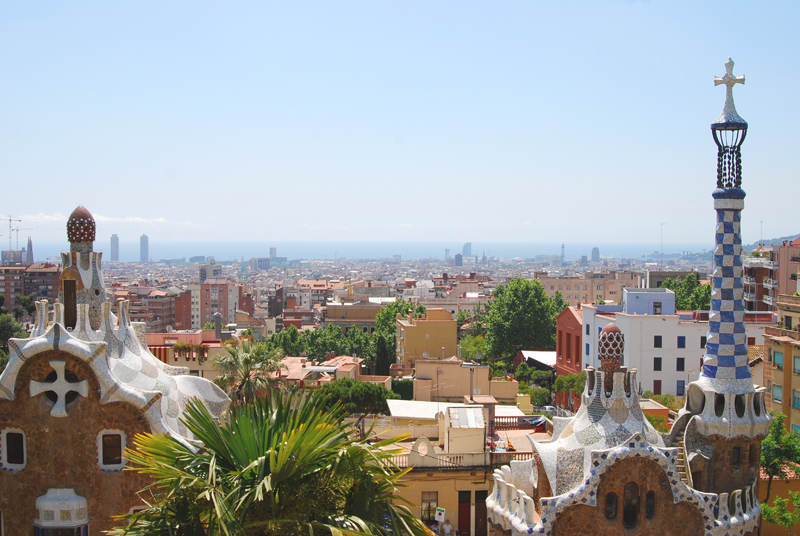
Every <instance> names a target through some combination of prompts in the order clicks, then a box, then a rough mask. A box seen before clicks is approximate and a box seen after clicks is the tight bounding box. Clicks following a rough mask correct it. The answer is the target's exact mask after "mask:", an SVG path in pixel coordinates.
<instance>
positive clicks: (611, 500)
mask: <svg viewBox="0 0 800 536" xmlns="http://www.w3.org/2000/svg"><path fill="white" fill-rule="evenodd" d="M605 511H606V519H615V518H616V517H617V494H616V493H613V492H612V493H606V508H605Z"/></svg>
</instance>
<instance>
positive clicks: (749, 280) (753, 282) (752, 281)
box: [742, 275, 758, 285]
mask: <svg viewBox="0 0 800 536" xmlns="http://www.w3.org/2000/svg"><path fill="white" fill-rule="evenodd" d="M742 281H743V282H744V284H745V285H758V282H757V281H756V278H755V277H750V276H747V275H746V276H744V277H743V278H742Z"/></svg>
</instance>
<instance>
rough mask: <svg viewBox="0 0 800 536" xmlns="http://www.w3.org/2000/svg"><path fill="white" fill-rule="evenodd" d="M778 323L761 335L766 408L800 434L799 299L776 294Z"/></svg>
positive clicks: (788, 427)
mask: <svg viewBox="0 0 800 536" xmlns="http://www.w3.org/2000/svg"><path fill="white" fill-rule="evenodd" d="M775 307H776V309H777V314H778V324H777V325H776V326H774V327H768V328H767V329H766V333H765V334H764V346H765V350H766V356H767V362H766V363H765V365H764V382H765V383H766V387H767V396H766V402H767V408H768V409H769V408H771V409H773V410H776V411H780V412H781V413H783V414H785V415H786V429H787V430H795V431H798V432H800V297H798V296H790V295H787V294H779V295H778V299H777V300H776V302H775Z"/></svg>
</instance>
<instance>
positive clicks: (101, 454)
mask: <svg viewBox="0 0 800 536" xmlns="http://www.w3.org/2000/svg"><path fill="white" fill-rule="evenodd" d="M126 447H127V437H126V435H125V433H124V432H122V431H121V430H103V431H102V432H100V433H99V434H97V464H98V465H99V466H100V469H102V470H104V471H121V470H122V469H123V467H125V462H126V460H125V458H124V457H123V456H122V453H123V452H124V450H125V448H126Z"/></svg>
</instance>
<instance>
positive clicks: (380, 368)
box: [375, 333, 395, 376]
mask: <svg viewBox="0 0 800 536" xmlns="http://www.w3.org/2000/svg"><path fill="white" fill-rule="evenodd" d="M392 349H394V348H392ZM394 361H395V360H394V359H392V356H391V355H390V354H389V348H388V345H387V344H386V337H384V336H383V333H378V334H377V336H376V337H375V374H377V375H379V376H388V375H389V373H390V372H391V369H390V367H391V366H392V364H393V363H394Z"/></svg>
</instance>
